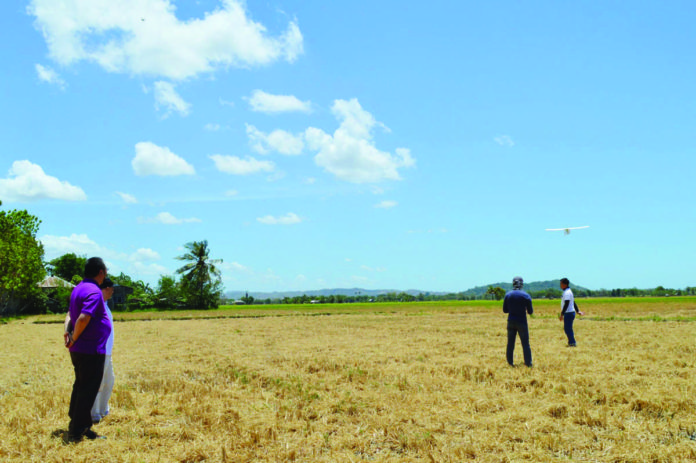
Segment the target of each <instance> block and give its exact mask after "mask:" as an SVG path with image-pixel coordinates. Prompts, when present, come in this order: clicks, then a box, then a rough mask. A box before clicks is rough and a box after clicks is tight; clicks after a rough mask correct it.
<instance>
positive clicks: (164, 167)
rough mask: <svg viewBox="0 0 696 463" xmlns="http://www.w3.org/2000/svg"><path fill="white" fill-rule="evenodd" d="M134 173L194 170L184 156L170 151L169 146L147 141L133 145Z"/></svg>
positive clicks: (180, 172)
mask: <svg viewBox="0 0 696 463" xmlns="http://www.w3.org/2000/svg"><path fill="white" fill-rule="evenodd" d="M131 165H132V166H133V172H135V175H140V176H144V175H161V176H173V175H193V174H195V173H196V170H195V169H194V168H193V166H192V165H191V164H189V163H188V162H186V161H185V160H184V158H182V157H180V156H177V155H176V154H174V153H172V152H171V151H170V150H169V148H167V147H163V146H157V145H155V144H154V143H151V142H149V141H144V142H140V143H137V144H136V145H135V157H134V158H133V160H132V161H131Z"/></svg>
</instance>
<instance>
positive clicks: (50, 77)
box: [34, 63, 68, 90]
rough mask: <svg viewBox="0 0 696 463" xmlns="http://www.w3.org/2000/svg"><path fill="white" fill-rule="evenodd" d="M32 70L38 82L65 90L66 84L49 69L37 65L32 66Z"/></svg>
mask: <svg viewBox="0 0 696 463" xmlns="http://www.w3.org/2000/svg"><path fill="white" fill-rule="evenodd" d="M34 69H36V75H38V76H39V80H41V81H42V82H46V83H47V84H51V85H55V86H57V87H58V88H60V89H61V90H65V87H67V85H68V84H67V83H66V82H65V81H64V80H63V79H61V77H60V76H59V75H58V73H57V72H56V71H54V70H53V69H51V68H50V67H48V66H42V65H40V64H38V63H37V64H35V65H34Z"/></svg>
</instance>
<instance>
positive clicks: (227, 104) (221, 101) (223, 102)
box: [219, 98, 234, 108]
mask: <svg viewBox="0 0 696 463" xmlns="http://www.w3.org/2000/svg"><path fill="white" fill-rule="evenodd" d="M219 101H220V105H221V106H229V107H230V108H234V101H228V100H223V99H222V98H220V99H219Z"/></svg>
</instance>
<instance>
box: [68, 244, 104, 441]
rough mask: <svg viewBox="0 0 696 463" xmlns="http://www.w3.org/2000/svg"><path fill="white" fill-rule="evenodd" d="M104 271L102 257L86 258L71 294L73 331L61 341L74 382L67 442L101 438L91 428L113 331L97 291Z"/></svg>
mask: <svg viewBox="0 0 696 463" xmlns="http://www.w3.org/2000/svg"><path fill="white" fill-rule="evenodd" d="M106 272H107V270H106V265H105V264H104V261H103V260H102V259H101V258H99V257H91V258H90V259H87V263H86V264H85V273H84V280H82V282H80V284H78V285H77V286H76V287H75V288H74V289H73V291H72V294H71V295H70V320H72V324H73V326H74V328H73V330H72V331H68V332H66V333H65V334H64V338H65V347H67V348H69V349H70V359H71V360H72V364H73V367H74V370H75V382H74V383H73V389H72V395H71V396H70V410H69V412H68V415H69V416H70V426H69V428H68V433H67V435H66V436H65V441H66V442H80V441H81V440H82V439H83V438H85V437H86V438H87V439H98V438H101V437H102V436H99V435H98V434H97V433H95V432H94V431H92V429H91V428H92V414H91V410H92V405H94V399H95V398H96V397H97V393H98V392H99V386H100V385H101V382H102V376H103V373H104V360H105V356H106V344H107V341H108V339H109V336H110V335H111V330H112V325H111V320H110V319H109V316H108V315H107V313H106V310H105V308H104V306H105V304H104V297H103V296H102V292H101V289H100V288H99V285H101V284H102V283H104V279H105V278H106Z"/></svg>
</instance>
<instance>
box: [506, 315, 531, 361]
mask: <svg viewBox="0 0 696 463" xmlns="http://www.w3.org/2000/svg"><path fill="white" fill-rule="evenodd" d="M507 332H508V343H507V352H506V354H507V361H508V363H509V364H510V365H514V362H513V354H514V353H515V340H516V339H517V335H518V334H519V335H520V342H521V343H522V353H523V355H524V364H525V365H527V366H528V367H531V366H532V348H531V347H529V327H528V326H527V323H522V322H518V321H515V320H508V323H507Z"/></svg>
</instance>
